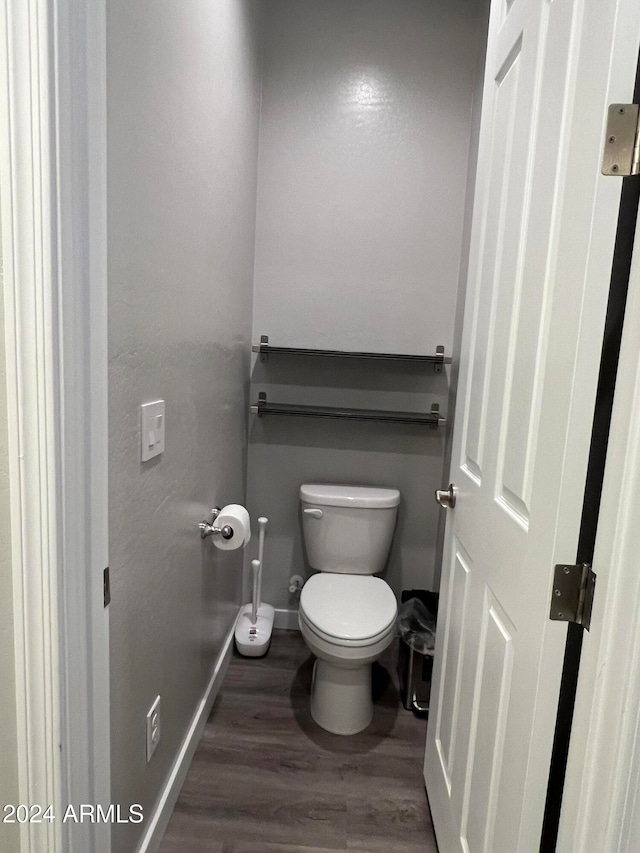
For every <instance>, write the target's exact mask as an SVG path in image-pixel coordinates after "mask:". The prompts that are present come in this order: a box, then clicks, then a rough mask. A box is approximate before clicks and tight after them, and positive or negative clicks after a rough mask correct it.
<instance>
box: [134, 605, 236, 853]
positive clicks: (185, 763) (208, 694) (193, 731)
mask: <svg viewBox="0 0 640 853" xmlns="http://www.w3.org/2000/svg"><path fill="white" fill-rule="evenodd" d="M236 621H237V620H234V623H233V625H232V626H231V630H230V631H229V634H228V635H227V638H226V640H225V642H224V645H223V647H222V650H221V652H220V654H219V656H218V660H217V661H216V665H215V667H214V670H213V673H212V675H211V679H210V680H209V684H208V685H207V689H206V690H205V691H204V695H203V697H202V699H201V700H200V704H199V705H198V707H197V709H196V712H195V714H194V716H193V719H192V720H191V725H190V726H189V729H188V731H187V734H186V735H185V738H184V740H183V742H182V746H181V747H180V751H179V752H178V755H177V756H176V760H175V761H174V763H173V767H172V768H171V772H170V773H169V776H168V778H167V781H166V783H165V786H164V788H163V790H162V793H161V794H160V797H159V798H158V801H157V803H156V806H155V809H154V811H153V814H152V815H151V819H150V820H149V822H148V823H147V828H146V831H145V833H144V835H143V837H142V841H141V842H140V844H139V845H138V848H137V853H157V850H158V848H159V847H160V843H161V842H162V838H163V836H164V833H165V831H166V829H167V825H168V823H169V820H170V818H171V814H172V813H173V807H174V806H175V804H176V802H177V800H178V797H179V795H180V791H181V789H182V785H183V783H184V780H185V777H186V775H187V772H188V770H189V767H190V765H191V759H192V758H193V755H194V753H195V751H196V748H197V746H198V743H199V742H200V738H201V737H202V733H203V731H204V727H205V724H206V722H207V719H208V717H209V714H210V712H211V708H212V707H213V703H214V702H215V700H216V696H217V695H218V691H219V690H220V685H221V684H222V680H223V678H224V676H225V674H226V672H227V668H228V666H229V661H230V660H231V653H232V651H233V635H234V631H235V627H236Z"/></svg>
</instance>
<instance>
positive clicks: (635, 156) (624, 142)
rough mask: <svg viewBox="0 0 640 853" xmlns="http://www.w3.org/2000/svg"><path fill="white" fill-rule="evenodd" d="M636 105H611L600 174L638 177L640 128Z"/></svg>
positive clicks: (639, 173) (639, 112) (638, 110)
mask: <svg viewBox="0 0 640 853" xmlns="http://www.w3.org/2000/svg"><path fill="white" fill-rule="evenodd" d="M639 114H640V106H639V105H638V104H611V106H610V107H609V113H608V115H607V132H606V136H605V141H604V151H603V153H602V174H603V175H617V176H620V177H623V178H624V177H628V176H629V175H640V126H639V122H638V118H639Z"/></svg>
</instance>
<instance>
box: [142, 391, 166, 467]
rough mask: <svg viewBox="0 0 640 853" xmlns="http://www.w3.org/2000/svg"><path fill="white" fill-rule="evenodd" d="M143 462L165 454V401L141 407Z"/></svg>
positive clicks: (144, 404)
mask: <svg viewBox="0 0 640 853" xmlns="http://www.w3.org/2000/svg"><path fill="white" fill-rule="evenodd" d="M140 423H141V431H140V436H141V451H142V461H143V462H147V461H148V460H149V459H153V457H154V456H159V455H160V454H161V453H164V400H155V401H154V402H153V403H143V405H142V406H140Z"/></svg>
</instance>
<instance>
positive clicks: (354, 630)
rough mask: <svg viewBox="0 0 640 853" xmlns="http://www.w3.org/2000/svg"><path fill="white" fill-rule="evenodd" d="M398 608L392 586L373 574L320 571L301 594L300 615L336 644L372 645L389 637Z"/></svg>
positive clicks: (393, 627) (326, 639)
mask: <svg viewBox="0 0 640 853" xmlns="http://www.w3.org/2000/svg"><path fill="white" fill-rule="evenodd" d="M397 612H398V607H397V603H396V598H395V595H394V594H393V592H392V590H391V587H390V586H389V585H388V584H387V583H385V581H383V580H382V578H376V577H373V576H372V575H348V574H338V573H335V574H334V573H332V572H321V573H319V574H316V575H313V576H312V577H310V578H309V580H308V581H307V582H306V584H305V585H304V587H303V588H302V593H301V596H300V619H301V620H302V621H303V622H304V623H305V625H306V626H307V628H308V629H309V630H310V631H312V632H313V633H314V634H315V635H316V636H317V637H319V638H320V639H321V640H323V641H324V642H326V643H330V644H331V645H336V646H352V647H361V646H370V645H373V644H375V643H377V642H379V641H380V640H382V639H384V638H386V637H388V636H389V635H390V634H393V633H394V631H395V621H396V616H397Z"/></svg>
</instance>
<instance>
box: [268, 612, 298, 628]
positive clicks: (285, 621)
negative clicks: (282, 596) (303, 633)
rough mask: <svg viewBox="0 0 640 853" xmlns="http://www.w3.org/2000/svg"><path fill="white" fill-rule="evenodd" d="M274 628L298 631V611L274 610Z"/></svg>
mask: <svg viewBox="0 0 640 853" xmlns="http://www.w3.org/2000/svg"><path fill="white" fill-rule="evenodd" d="M273 627H274V628H284V630H285V631H297V630H298V611H297V610H284V609H281V610H278V609H276V612H275V616H274V619H273Z"/></svg>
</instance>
